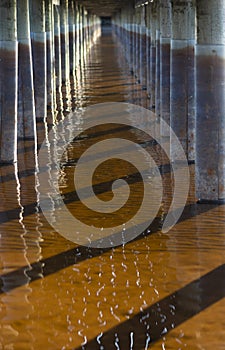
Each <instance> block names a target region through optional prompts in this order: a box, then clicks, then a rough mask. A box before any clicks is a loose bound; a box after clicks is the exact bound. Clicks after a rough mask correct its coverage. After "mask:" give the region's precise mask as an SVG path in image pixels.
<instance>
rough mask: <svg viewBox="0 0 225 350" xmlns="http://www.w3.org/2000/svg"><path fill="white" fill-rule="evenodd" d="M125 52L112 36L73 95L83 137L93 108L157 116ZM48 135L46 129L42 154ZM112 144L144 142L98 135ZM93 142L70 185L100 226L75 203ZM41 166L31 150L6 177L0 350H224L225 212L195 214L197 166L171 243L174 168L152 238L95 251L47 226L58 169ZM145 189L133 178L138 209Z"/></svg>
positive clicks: (166, 175)
mask: <svg viewBox="0 0 225 350" xmlns="http://www.w3.org/2000/svg"><path fill="white" fill-rule="evenodd" d="M116 41H117V40H115V39H113V38H112V37H111V35H110V33H105V34H104V35H103V36H102V37H101V38H100V39H99V40H98V42H97V44H96V45H95V46H94V47H93V48H92V50H91V52H90V54H89V56H88V57H87V60H86V62H85V64H84V66H83V67H82V69H81V71H80V72H78V74H77V77H76V79H75V80H74V81H73V84H71V86H72V89H73V90H72V98H71V97H70V100H71V103H70V102H69V103H68V105H69V107H68V109H69V108H73V109H74V110H76V111H77V113H76V116H77V115H79V116H80V117H79V118H78V119H77V120H73V122H74V123H77V128H78V129H79V130H80V131H81V132H82V123H83V121H82V111H83V110H84V109H85V108H86V106H89V105H91V104H96V103H102V102H130V103H134V104H137V105H141V106H143V107H147V106H148V103H149V100H148V98H147V96H146V92H145V91H142V89H141V86H140V85H139V84H138V83H136V80H135V77H134V76H132V75H131V73H130V71H129V67H128V65H127V64H126V62H125V60H124V58H123V52H122V48H121V47H120V46H119V45H118V44H117V42H116ZM64 98H65V96H64ZM67 98H68V96H67ZM65 101H66V99H65ZM60 117H61V118H64V117H65V118H68V117H69V116H68V113H65V116H62V115H61V116H60V115H59V116H58V118H60ZM50 119H51V118H49V119H48V120H50ZM48 124H49V123H48ZM48 124H47V123H38V144H39V147H40V145H41V143H42V142H43V140H44V137H45V135H46V134H47V131H48V130H50V129H51V128H52V125H50V124H49V125H48ZM53 129H54V126H53ZM56 129H57V128H56ZM112 132H113V134H114V135H115V136H116V137H125V138H126V137H129V138H131V139H132V138H134V139H135V140H138V139H140V140H141V141H142V143H143V137H142V135H140V134H139V133H136V134H135V132H134V131H132V130H126V129H123V130H121V129H116V130H115V129H114V130H113V127H112V126H111V129H110V130H109V129H106V130H105V129H102V130H101V133H100V131H99V133H96V135H94V137H95V141H96V142H97V141H99V140H101V138H102V137H104V135H109V134H110V133H112ZM65 133H66V130H65ZM91 137H92V136H91V135H89V136H88V137H86V138H84V139H81V140H80V141H79V142H76V143H74V144H73V145H72V147H71V148H70V150H69V152H68V153H67V155H66V157H65V159H64V162H63V167H62V173H61V178H60V186H61V187H60V189H61V192H62V193H63V194H64V196H65V197H66V198H67V199H68V207H69V208H70V210H71V212H74V213H75V212H77V211H78V212H79V213H82V215H83V217H84V219H89V220H90V217H89V216H88V215H89V213H88V212H86V211H85V210H84V211H83V209H82V208H80V207H79V205H80V203H79V201H77V200H74V198H73V186H74V185H73V184H72V180H71V179H72V177H73V172H74V168H75V165H76V162H75V159H76V155H77V154H78V153H79V152H81V150H82V147H84V145H83V143H84V142H86V143H85V147H86V146H87V145H88V143H89V142H90V140H91ZM56 138H57V135H56ZM146 141H148V140H146ZM145 146H146V148H147V149H148V150H149V151H150V150H152V149H153V148H154V152H155V157H156V160H157V165H160V162H161V164H167V162H168V160H166V159H164V157H163V156H162V155H161V152H160V149H159V147H158V145H155V144H147V145H145ZM38 157H39V156H38V154H37V155H36V156H35V155H34V145H33V143H32V141H24V142H22V141H20V143H19V161H18V168H17V166H16V165H15V166H1V167H0V175H1V181H0V191H1V203H0V207H1V208H0V223H1V224H0V234H1V236H0V237H1V255H0V259H1V263H0V264H1V265H0V266H1V296H0V298H1V300H0V313H1V328H0V344H1V345H0V349H21V350H23V349H41V348H43V349H91V350H92V349H106V350H110V349H121V350H126V349H134V350H139V349H148V348H151V349H166V350H169V349H173V350H175V349H177V350H178V349H192V350H195V349H196V350H197V349H201V350H202V349H207V350H208V349H210V350H211V349H212V348H214V349H217V350H223V349H225V345H224V344H225V321H224V310H225V299H224V296H225V267H224V266H225V265H224V260H225V259H224V256H225V254H224V252H225V220H224V217H225V206H224V205H220V206H216V205H197V204H195V198H194V195H193V194H194V185H193V184H194V165H190V172H191V189H190V195H189V198H188V201H187V205H186V207H185V210H184V213H183V215H182V217H181V218H180V220H179V222H178V223H177V224H176V225H175V227H174V228H173V229H172V230H171V231H169V232H168V233H167V234H163V233H162V232H161V226H162V220H163V218H164V216H165V213H166V212H167V210H168V207H169V204H170V202H171V194H172V189H173V187H172V186H171V183H172V180H171V173H170V168H168V167H167V168H165V169H166V170H165V171H162V178H163V186H164V193H163V205H162V206H161V208H160V211H159V213H158V215H157V217H156V219H155V220H154V221H153V223H152V225H151V226H150V227H149V228H148V229H147V230H146V231H145V233H144V234H142V235H140V236H139V237H137V238H136V239H135V240H133V241H131V242H129V243H127V244H126V245H124V246H119V247H114V248H105V249H101V248H99V249H89V248H87V247H84V246H78V245H76V244H75V243H72V242H71V241H69V240H66V239H65V238H63V237H62V236H61V235H59V234H58V233H57V232H56V231H55V230H54V229H53V228H52V227H51V226H50V224H49V223H48V222H47V220H46V219H45V217H44V215H43V214H42V212H41V210H40V207H39V196H40V192H39V189H40V188H39V186H40V183H39V180H40V179H39V178H40V176H41V174H43V173H47V174H48V170H49V165H51V164H52V162H53V158H52V157H49V158H48V159H46V165H44V166H43V164H42V166H41V167H40V164H39V163H40V162H39V158H38ZM38 167H39V168H38ZM116 169H117V164H116V163H115V164H114V166H113V168H112V165H111V167H110V168H107V166H106V168H105V171H104V172H103V173H101V174H99V177H97V178H96V184H99V185H100V189H99V192H100V196H102V198H103V199H107V198H108V196H110V193H111V192H110V190H111V188H110V186H109V184H108V183H110V181H109V180H111V179H112V178H114V176H116V175H115V170H116ZM120 170H121V169H120ZM132 171H133V170H132V169H125V170H124V172H125V173H127V174H128V173H129V172H130V174H131V175H132ZM105 175H106V178H105ZM139 182H140V179H139V178H138V177H136V176H134V177H133V182H132V183H131V184H130V186H131V189H133V190H135V193H136V198H135V196H134V197H133V202H132V205H133V207H135V205H137V202H138V200H139V193H140V192H139V191H141V189H140V188H139V187H138V186H139ZM132 186H133V188H132Z"/></svg>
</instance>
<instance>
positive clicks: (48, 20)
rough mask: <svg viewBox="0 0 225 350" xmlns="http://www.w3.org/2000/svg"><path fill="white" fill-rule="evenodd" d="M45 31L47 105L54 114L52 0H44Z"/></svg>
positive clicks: (54, 82) (54, 83) (54, 84)
mask: <svg viewBox="0 0 225 350" xmlns="http://www.w3.org/2000/svg"><path fill="white" fill-rule="evenodd" d="M45 31H46V57H47V106H48V109H50V110H51V112H52V114H54V112H55V110H56V81H55V80H56V79H55V51H54V15H53V2H52V0H45Z"/></svg>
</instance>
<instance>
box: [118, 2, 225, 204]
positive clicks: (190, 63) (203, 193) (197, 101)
mask: <svg viewBox="0 0 225 350" xmlns="http://www.w3.org/2000/svg"><path fill="white" fill-rule="evenodd" d="M113 29H114V31H115V33H116V35H118V37H119V38H120V40H121V42H122V45H123V47H124V50H125V54H126V57H127V60H128V62H129V65H130V69H131V71H132V72H133V73H134V74H135V76H136V77H137V79H138V80H139V81H140V83H141V84H142V86H143V89H146V90H147V93H148V96H149V101H150V102H149V108H150V109H152V110H154V111H155V113H156V115H157V116H158V117H159V118H163V119H164V120H165V121H166V122H167V123H168V124H169V125H170V126H171V128H172V129H173V131H174V132H175V133H176V135H177V136H178V138H179V140H180V142H181V144H182V146H183V148H184V150H185V152H186V156H187V159H188V160H189V162H191V163H193V162H194V163H195V169H196V172H195V173H196V195H197V199H199V200H200V201H203V202H204V201H209V202H210V201H212V202H213V201H215V202H224V201H225V2H224V0H184V1H180V0H157V1H156V0H152V1H143V2H140V1H138V2H134V3H133V4H129V5H128V6H127V7H126V8H124V9H122V10H121V11H120V12H119V13H117V14H116V15H115V16H114V18H113ZM161 135H162V137H163V136H165V137H169V135H165V131H164V130H161ZM173 152H176V150H174V149H173V144H171V157H172V158H173Z"/></svg>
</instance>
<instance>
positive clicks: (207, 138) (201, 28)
mask: <svg viewBox="0 0 225 350" xmlns="http://www.w3.org/2000/svg"><path fill="white" fill-rule="evenodd" d="M197 19H198V37H197V47H196V69H197V75H196V78H197V79H196V88H197V90H196V101H197V116H196V195H197V198H198V199H199V200H200V201H202V202H204V201H209V202H210V201H215V202H224V201H225V2H224V1H223V0H213V1H209V0H204V1H203V0H198V1H197Z"/></svg>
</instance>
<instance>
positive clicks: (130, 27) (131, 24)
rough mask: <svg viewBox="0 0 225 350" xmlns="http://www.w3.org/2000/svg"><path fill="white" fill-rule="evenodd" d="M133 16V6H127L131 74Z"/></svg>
mask: <svg viewBox="0 0 225 350" xmlns="http://www.w3.org/2000/svg"><path fill="white" fill-rule="evenodd" d="M133 14H134V6H133V4H130V5H129V15H128V20H129V59H130V62H129V64H130V71H131V73H133V71H134V68H133V65H134V62H133V49H134V47H133V40H134V38H133V37H134V32H133Z"/></svg>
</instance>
